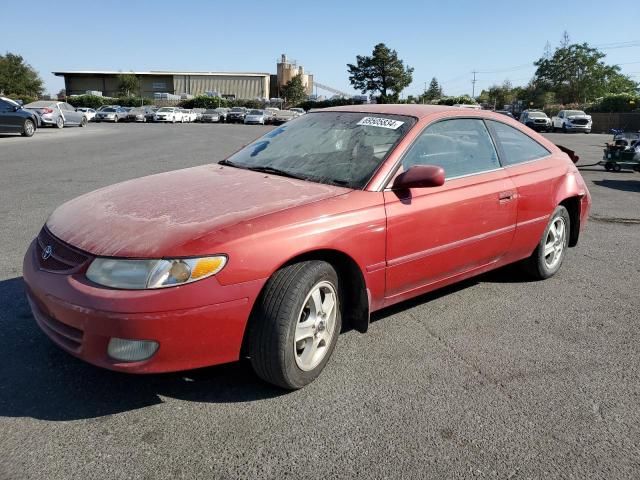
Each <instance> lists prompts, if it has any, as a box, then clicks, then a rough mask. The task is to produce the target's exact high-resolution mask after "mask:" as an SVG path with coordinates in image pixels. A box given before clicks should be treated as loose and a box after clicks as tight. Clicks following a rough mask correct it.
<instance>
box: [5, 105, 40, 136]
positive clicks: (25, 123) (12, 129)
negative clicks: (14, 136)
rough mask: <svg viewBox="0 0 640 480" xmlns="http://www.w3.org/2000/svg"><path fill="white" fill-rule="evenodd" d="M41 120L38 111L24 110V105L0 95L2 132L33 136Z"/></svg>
mask: <svg viewBox="0 0 640 480" xmlns="http://www.w3.org/2000/svg"><path fill="white" fill-rule="evenodd" d="M39 125H40V121H39V118H38V115H37V114H36V113H33V112H30V111H28V110H24V109H23V108H22V105H20V104H19V103H16V102H14V101H13V100H11V99H9V98H5V97H0V133H20V134H21V135H22V136H23V137H32V136H33V134H34V133H36V130H37V128H38V126H39Z"/></svg>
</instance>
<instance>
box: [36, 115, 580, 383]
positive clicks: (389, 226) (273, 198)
mask: <svg viewBox="0 0 640 480" xmlns="http://www.w3.org/2000/svg"><path fill="white" fill-rule="evenodd" d="M590 201H591V200H590V195H589V192H588V190H587V187H586V186H585V183H584V181H583V180H582V178H581V176H580V174H579V173H578V170H577V169H576V167H575V165H574V164H573V163H572V161H571V159H570V158H569V156H568V155H567V154H566V153H564V152H563V151H562V150H560V149H559V148H558V147H556V146H555V145H553V144H552V143H550V142H549V141H548V140H546V139H545V138H544V137H542V136H540V135H538V134H537V133H535V132H534V131H533V130H530V129H528V128H527V127H524V126H523V125H521V124H519V123H518V122H516V121H514V120H512V119H509V118H508V117H506V116H503V115H498V114H493V113H491V112H485V111H475V110H467V109H461V108H451V107H435V106H418V105H364V106H350V107H340V108H332V109H327V110H322V111H318V112H313V113H309V114H307V115H304V116H301V117H299V118H297V119H295V120H293V121H291V122H289V123H286V124H284V125H282V126H281V127H278V128H276V129H275V130H272V131H270V132H269V133H267V134H266V135H265V136H263V137H261V138H259V139H258V140H256V141H255V142H253V143H251V144H250V145H248V146H246V147H245V148H243V149H242V150H240V151H239V152H237V153H235V154H234V155H232V156H231V157H229V158H228V159H226V160H223V161H222V162H220V163H218V164H210V165H205V166H201V167H196V168H188V169H185V170H178V171H174V172H169V173H162V174H158V175H152V176H149V177H145V178H140V179H137V180H131V181H127V182H124V183H120V184H117V185H113V186H110V187H106V188H102V189H100V190H97V191H95V192H92V193H88V194H86V195H83V196H81V197H79V198H76V199H75V200H71V201H70V202H67V203H65V204H64V205H62V206H61V207H59V208H58V209H57V210H55V211H54V212H53V214H52V215H51V217H50V218H49V219H48V220H47V222H46V225H45V226H44V227H43V228H42V230H41V232H40V234H39V235H38V237H37V239H36V240H34V241H33V243H32V244H31V246H30V247H29V250H28V252H27V254H26V256H25V260H24V279H25V282H26V288H27V295H28V298H29V302H30V304H31V308H32V310H33V315H34V317H35V319H36V321H37V323H38V325H39V326H40V328H41V329H42V330H43V331H44V332H45V333H46V334H47V335H48V336H49V337H50V338H51V340H53V341H54V342H55V343H56V344H57V345H59V346H60V347H61V348H63V349H64V350H66V351H67V352H69V353H71V354H73V355H75V356H77V357H79V358H81V359H83V360H86V361H87V362H90V363H92V364H94V365H98V366H100V367H105V368H109V369H113V370H119V371H123V372H131V373H151V372H168V371H176V370H186V369H192V368H196V367H203V366H207V365H215V364H220V363H225V362H232V361H235V360H238V359H239V358H241V357H248V358H250V360H251V363H252V365H253V367H254V369H255V371H256V373H257V374H258V375H259V376H260V377H262V378H263V379H265V380H267V381H269V382H272V383H274V384H276V385H279V386H282V387H284V388H289V389H295V388H300V387H302V386H304V385H306V384H307V383H309V382H311V381H313V380H314V379H315V378H316V377H317V376H318V375H319V374H320V372H321V371H322V369H323V368H324V367H325V365H326V363H327V362H328V360H329V357H330V356H331V353H332V351H333V349H334V347H335V345H336V342H337V340H338V336H339V333H340V330H341V328H342V326H343V325H344V324H346V323H347V322H348V323H349V324H350V325H351V326H352V327H353V328H355V329H357V330H359V331H363V332H364V331H366V329H367V326H368V323H369V315H370V313H371V312H373V311H375V310H379V309H381V308H383V307H387V306H389V305H392V304H394V303H397V302H401V301H403V300H405V299H408V298H411V297H415V296H416V295H420V294H423V293H425V292H429V291H431V290H434V289H436V288H440V287H442V286H444V285H448V284H451V283H454V282H458V281H460V280H462V279H465V278H468V277H471V276H473V275H478V274H479V273H482V272H486V271H487V270H491V269H494V268H497V267H500V266H502V265H505V264H508V263H513V262H517V261H522V264H523V266H524V267H526V269H527V270H528V271H529V272H530V273H531V274H532V275H533V276H534V277H537V278H540V279H542V278H547V277H550V276H552V275H553V274H555V273H556V272H557V271H558V269H559V268H560V266H561V264H562V261H563V259H564V257H565V253H566V251H567V247H572V246H574V245H576V243H577V242H578V237H579V235H580V231H581V230H582V228H583V227H584V225H585V221H586V219H587V216H588V211H589V207H590Z"/></svg>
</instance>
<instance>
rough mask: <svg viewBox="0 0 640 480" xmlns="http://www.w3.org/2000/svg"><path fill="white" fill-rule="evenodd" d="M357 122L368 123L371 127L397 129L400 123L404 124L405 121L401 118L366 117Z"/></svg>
mask: <svg viewBox="0 0 640 480" xmlns="http://www.w3.org/2000/svg"><path fill="white" fill-rule="evenodd" d="M357 124H358V125H367V126H369V127H381V128H390V129H391V130H395V129H396V128H398V127H399V126H400V125H403V124H404V122H400V121H399V120H392V119H390V118H379V117H364V118H363V119H362V120H360V121H359V122H358V123H357Z"/></svg>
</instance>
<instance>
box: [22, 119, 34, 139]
mask: <svg viewBox="0 0 640 480" xmlns="http://www.w3.org/2000/svg"><path fill="white" fill-rule="evenodd" d="M34 133H36V125H35V123H33V120H28V119H27V120H25V121H24V124H23V125H22V136H23V137H33V134H34Z"/></svg>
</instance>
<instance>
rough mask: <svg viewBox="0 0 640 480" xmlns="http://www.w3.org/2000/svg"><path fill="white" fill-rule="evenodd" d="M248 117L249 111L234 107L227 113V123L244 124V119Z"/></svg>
mask: <svg viewBox="0 0 640 480" xmlns="http://www.w3.org/2000/svg"><path fill="white" fill-rule="evenodd" d="M246 115H247V109H246V108H244V107H233V108H232V109H231V110H229V112H227V122H229V123H236V122H240V123H244V117H245V116H246Z"/></svg>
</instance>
